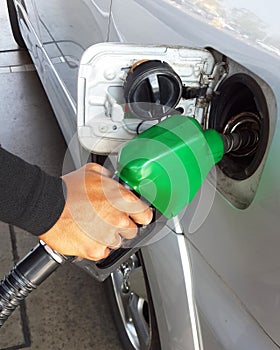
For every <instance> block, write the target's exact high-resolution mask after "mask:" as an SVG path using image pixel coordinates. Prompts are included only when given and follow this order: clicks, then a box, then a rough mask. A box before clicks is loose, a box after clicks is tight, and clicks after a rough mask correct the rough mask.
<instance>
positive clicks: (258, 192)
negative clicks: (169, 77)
mask: <svg viewBox="0 0 280 350" xmlns="http://www.w3.org/2000/svg"><path fill="white" fill-rule="evenodd" d="M14 4H15V7H16V10H17V16H18V20H19V26H20V31H21V35H22V37H23V39H24V42H25V44H26V46H27V48H28V50H29V52H30V55H31V57H32V59H33V61H34V64H35V66H36V69H37V71H38V74H39V76H40V78H41V81H42V84H43V86H44V88H45V90H46V93H47V95H48V98H49V100H50V102H51V104H52V107H53V109H54V112H55V114H56V117H57V119H58V122H59V124H60V127H61V130H62V132H63V134H64V137H65V139H66V142H67V143H68V144H69V145H70V151H71V154H72V156H73V159H74V160H75V164H76V166H77V167H78V166H79V165H80V159H81V158H83V153H84V149H83V148H82V147H81V145H80V144H79V140H78V138H75V135H76V132H77V91H78V90H77V89H78V87H77V84H78V77H79V63H80V60H81V58H82V55H83V54H84V52H85V51H86V50H87V49H88V48H90V47H91V46H92V45H95V44H97V43H102V42H122V43H128V44H131V45H132V44H141V45H142V46H145V45H147V47H148V46H149V45H166V46H184V47H195V48H207V49H208V50H209V51H210V52H211V53H212V54H213V56H214V57H215V59H216V60H217V61H220V62H226V63H227V64H228V70H227V74H226V76H225V78H224V80H223V82H222V83H221V82H220V83H219V84H217V87H216V88H217V89H218V90H219V89H222V88H223V87H224V86H225V85H223V83H225V82H226V80H227V79H229V78H230V77H231V76H234V75H235V76H237V79H238V78H240V79H241V83H242V84H243V83H244V81H243V80H242V79H243V77H244V75H246V76H249V77H250V78H249V80H250V82H251V80H253V83H252V84H253V86H252V85H250V84H251V83H249V82H248V84H247V82H246V83H244V84H245V85H246V86H247V87H248V89H249V90H250V91H251V92H253V94H252V96H251V97H252V101H253V102H252V101H251V102H252V103H255V105H256V106H255V107H256V108H257V109H258V110H260V114H261V116H262V118H265V119H266V122H265V123H264V124H263V126H262V127H263V128H264V130H263V131H262V132H263V133H264V134H265V135H266V142H265V145H264V148H263V150H262V152H261V153H262V154H261V159H260V160H259V163H258V164H257V166H256V169H254V171H253V173H252V174H251V175H250V176H248V177H247V178H241V179H240V178H238V177H237V178H230V179H229V177H228V176H227V175H225V174H224V172H223V170H221V169H220V168H219V167H217V168H216V171H217V174H216V176H217V190H216V191H215V190H214V189H213V183H212V181H211V179H210V180H209V181H207V182H206V183H205V184H204V186H203V188H202V191H201V192H200V193H199V195H198V196H197V197H196V199H195V200H194V201H193V202H192V203H191V204H190V206H189V207H188V208H187V210H186V211H185V212H184V213H183V214H182V215H181V216H180V217H179V220H178V221H176V220H175V221H176V222H175V221H172V223H169V224H167V226H166V229H167V230H168V231H169V234H168V235H166V236H165V237H164V238H163V239H161V240H159V241H157V242H155V243H153V244H151V245H149V246H147V247H144V248H143V249H142V250H141V251H142V259H143V262H144V265H145V270H146V272H145V273H146V276H145V281H146V283H148V285H149V292H148V294H149V303H150V305H149V307H151V303H152V304H153V308H154V315H155V318H156V323H157V332H158V335H159V340H160V344H161V345H159V343H156V344H157V345H152V344H151V343H150V342H149V341H150V340H149V335H148V334H146V336H143V337H142V340H143V339H146V340H147V343H146V344H144V343H141V341H140V343H139V342H138V343H137V341H138V340H137V339H138V338H139V335H138V336H137V334H136V335H133V334H132V333H129V331H128V332H127V334H129V335H130V336H131V337H132V338H133V337H135V339H136V340H135V339H134V340H135V342H134V341H133V339H132V340H131V339H130V343H129V342H127V343H126V344H127V345H126V347H127V349H140V348H141V349H164V350H171V349H172V350H173V349H174V350H175V349H176V350H179V349H203V348H204V349H207V350H233V349H234V350H236V349H238V350H242V349H244V350H245V349H246V350H247V349H262V350H265V349H269V350H272V349H278V348H279V345H280V332H279V329H280V302H279V295H280V292H279V291H280V277H279V271H280V258H279V246H280V235H279V223H280V221H279V207H280V203H279V202H280V182H279V177H280V167H279V161H278V160H279V142H280V141H279V132H280V126H279V122H280V114H279V113H280V112H279V110H278V109H277V106H278V105H280V34H279V19H278V12H279V11H278V10H279V7H280V5H279V4H278V3H277V2H276V1H275V0H267V1H266V2H263V1H260V0H257V1H250V0H243V1H241V0H238V1H237V0H236V1H233V0H224V1H221V0H211V1H210V0H209V1H206V0H204V1H200V0H153V1H148V0H121V1H120V0H69V1H67V2H66V1H62V0H49V1H43V0H36V1H32V0H15V1H14ZM238 84H239V82H238V81H237V85H238ZM249 85H250V86H249ZM238 86H239V85H238ZM242 86H243V85H242ZM255 89H256V90H255ZM234 91H235V90H233V93H232V98H230V99H228V100H229V101H233V102H232V103H237V102H234V98H235V94H234ZM246 91H247V90H246ZM255 92H256V96H257V97H256V96H255V95H254V93H255ZM220 93H223V92H221V90H220ZM228 94H229V93H228ZM260 95H261V97H260V99H259V100H258V96H260ZM215 103H218V104H219V103H220V102H219V101H218V102H215V100H214V101H212V104H210V107H209V109H210V114H209V115H210V117H209V118H211V108H212V110H214V111H216V112H217V113H218V112H221V113H222V111H221V110H219V108H218V107H215ZM262 104H265V107H263V106H262ZM244 108H245V110H246V108H247V106H246V103H245V102H244ZM248 108H249V107H248ZM264 114H265V116H264ZM215 118H216V119H215ZM215 118H214V119H215V120H216V122H217V123H218V124H219V121H217V118H218V119H219V117H217V116H216V117H215ZM211 123H212V124H211ZM215 125H216V124H215V121H214V122H213V121H212V122H211V120H210V126H212V127H215ZM73 138H74V141H73ZM244 166H245V165H244ZM245 167H246V166H245ZM248 198H249V199H248ZM240 203H241V204H240ZM242 203H243V204H244V203H245V204H244V205H243V204H242ZM200 214H201V215H200ZM115 292H116V293H117V291H116V290H115ZM119 293H120V291H119ZM121 302H124V300H122V301H121ZM124 323H125V322H124ZM128 323H129V322H128V321H127V326H129V324H128ZM140 323H141V322H140ZM142 323H143V322H142ZM147 329H148V330H149V327H148V328H147ZM147 329H146V332H147ZM136 333H137V332H136ZM137 337H138V338H137ZM140 338H141V336H140Z"/></svg>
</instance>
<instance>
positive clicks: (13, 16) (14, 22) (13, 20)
mask: <svg viewBox="0 0 280 350" xmlns="http://www.w3.org/2000/svg"><path fill="white" fill-rule="evenodd" d="M7 7H8V13H9V19H10V24H11V29H12V33H13V37H14V39H15V41H16V43H17V44H18V46H19V47H21V48H24V49H26V45H25V42H24V40H23V37H22V35H21V32H20V28H19V22H18V17H17V11H16V8H15V4H14V1H13V0H7Z"/></svg>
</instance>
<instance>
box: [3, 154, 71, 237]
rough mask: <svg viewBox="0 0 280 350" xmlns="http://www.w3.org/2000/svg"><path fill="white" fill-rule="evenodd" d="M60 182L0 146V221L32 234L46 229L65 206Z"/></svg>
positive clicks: (37, 233) (40, 232)
mask: <svg viewBox="0 0 280 350" xmlns="http://www.w3.org/2000/svg"><path fill="white" fill-rule="evenodd" d="M63 192H64V190H63V181H62V179H60V178H56V177H53V176H50V175H48V174H46V173H45V172H44V171H42V170H41V169H40V168H39V167H37V166H35V165H31V164H29V163H27V162H25V161H24V160H22V159H20V158H19V157H17V156H15V155H13V154H11V153H9V152H7V151H5V150H4V149H3V148H1V147H0V220H1V221H4V222H6V223H9V224H12V225H15V226H18V227H20V228H22V229H24V230H26V231H29V232H30V233H32V234H34V235H40V234H42V233H44V232H46V231H48V230H49V229H50V228H51V227H52V226H53V225H54V224H55V223H56V221H57V220H58V218H59V217H60V215H61V213H62V211H63V208H64V205H65V199H64V193H63Z"/></svg>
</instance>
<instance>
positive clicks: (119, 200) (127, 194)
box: [110, 185, 149, 213]
mask: <svg viewBox="0 0 280 350" xmlns="http://www.w3.org/2000/svg"><path fill="white" fill-rule="evenodd" d="M110 202H111V204H112V205H113V206H114V207H115V208H117V209H118V210H120V211H123V212H126V213H141V212H144V211H145V210H146V209H147V208H149V206H148V205H147V204H146V203H144V202H143V201H141V199H139V198H138V197H137V196H136V195H135V194H134V193H132V192H131V191H129V190H128V189H126V188H124V187H123V186H121V185H120V187H119V192H118V195H115V196H114V197H113V198H111V199H110Z"/></svg>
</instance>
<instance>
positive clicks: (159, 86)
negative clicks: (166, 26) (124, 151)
mask: <svg viewBox="0 0 280 350" xmlns="http://www.w3.org/2000/svg"><path fill="white" fill-rule="evenodd" d="M273 102H274V103H273ZM273 106H275V101H274V96H273V94H272V92H271V90H270V88H269V87H268V86H267V85H266V84H265V83H264V82H263V81H262V80H261V79H260V78H259V77H257V76H255V75H254V74H253V73H251V72H249V71H248V70H247V69H246V68H244V67H243V66H241V65H239V64H238V63H237V62H235V61H233V60H231V59H230V58H228V57H226V56H225V55H223V54H220V53H219V52H217V51H215V50H213V49H209V50H206V49H196V48H188V47H177V46H176V47H167V46H141V45H131V44H121V43H102V44H97V45H93V46H91V47H90V48H88V49H87V50H86V51H85V53H84V55H83V57H82V59H81V63H80V70H79V78H78V136H79V141H80V143H81V144H82V146H83V147H84V148H85V149H86V150H88V151H90V152H92V153H94V154H101V155H109V154H115V153H118V150H119V148H120V146H122V145H123V144H124V142H126V141H128V140H130V139H132V138H133V137H135V136H136V135H137V134H140V133H142V132H143V131H145V130H147V129H149V128H150V127H152V126H153V125H156V124H158V123H159V122H160V121H162V120H164V119H166V118H169V117H170V116H172V115H174V114H182V115H183V116H189V117H193V118H195V119H196V120H197V121H198V122H199V123H200V124H201V125H202V127H203V128H204V129H208V128H213V129H216V130H217V131H218V132H220V133H221V134H223V135H227V136H226V137H228V138H229V137H230V136H231V134H232V135H233V134H236V133H239V134H243V135H245V138H246V134H248V135H249V134H250V135H255V136H254V137H253V138H254V139H253V140H252V137H251V136H250V137H251V139H249V138H248V142H247V141H246V139H245V141H244V138H243V141H242V142H243V143H244V145H245V147H243V148H241V151H237V152H236V151H235V152H234V151H233V152H227V155H226V156H225V157H224V158H223V160H222V161H221V162H220V163H219V164H218V166H217V171H216V172H215V174H216V175H215V177H213V176H212V181H214V182H215V185H217V189H218V190H219V191H220V192H221V193H222V194H223V195H224V196H225V197H226V198H227V199H228V200H229V201H230V202H231V203H232V204H233V205H235V206H236V207H238V208H240V209H244V208H246V207H248V205H249V204H250V203H251V201H252V200H253V198H254V195H255V193H256V189H257V186H258V182H259V179H260V175H261V172H262V169H263V166H264V160H265V156H266V153H267V145H268V143H269V139H270V136H271V132H270V130H271V124H273V122H272V121H273V116H275V107H273ZM209 179H210V180H211V176H210V177H209Z"/></svg>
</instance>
